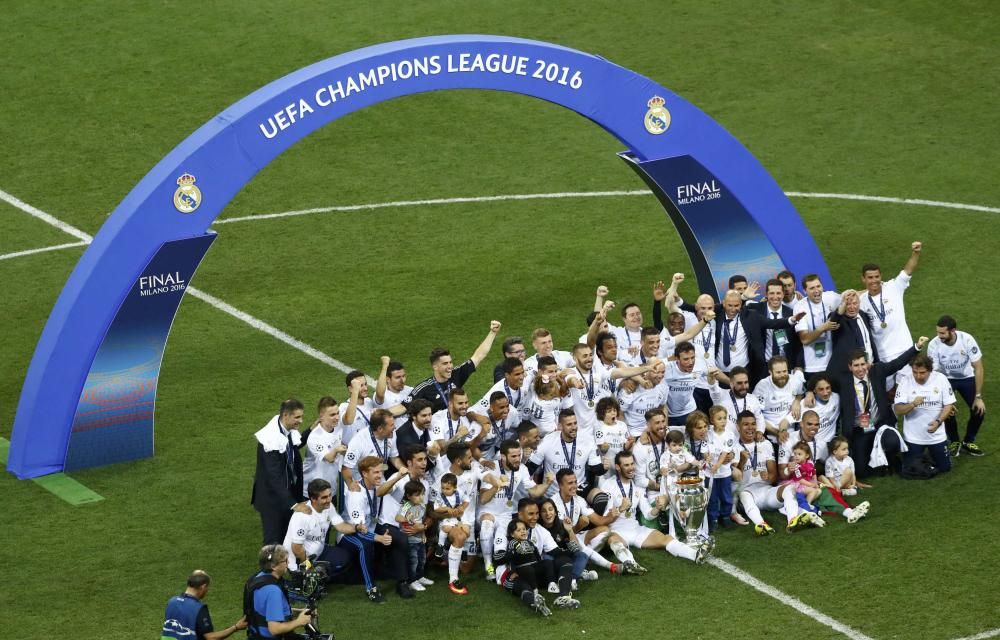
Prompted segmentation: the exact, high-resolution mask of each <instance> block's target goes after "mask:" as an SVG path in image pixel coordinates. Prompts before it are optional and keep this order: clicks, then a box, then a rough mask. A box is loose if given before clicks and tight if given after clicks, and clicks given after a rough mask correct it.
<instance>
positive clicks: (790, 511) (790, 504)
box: [781, 485, 799, 522]
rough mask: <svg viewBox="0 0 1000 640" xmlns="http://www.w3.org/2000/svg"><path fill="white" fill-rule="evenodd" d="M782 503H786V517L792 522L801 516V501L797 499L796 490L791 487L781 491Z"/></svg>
mask: <svg viewBox="0 0 1000 640" xmlns="http://www.w3.org/2000/svg"><path fill="white" fill-rule="evenodd" d="M781 501H782V502H784V503H785V517H786V518H788V521H789V522H791V521H792V520H794V519H795V516H797V515H799V501H798V500H797V499H796V498H795V489H793V488H792V486H791V485H788V486H786V487H785V488H784V489H782V490H781Z"/></svg>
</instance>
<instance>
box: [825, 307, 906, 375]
mask: <svg viewBox="0 0 1000 640" xmlns="http://www.w3.org/2000/svg"><path fill="white" fill-rule="evenodd" d="M830 322H833V323H834V324H836V325H837V328H836V329H834V330H833V331H831V334H832V336H833V353H832V354H831V355H830V363H829V365H828V368H827V371H829V372H830V373H832V374H834V375H838V374H844V373H847V372H848V371H849V366H848V365H849V363H848V357H850V355H851V354H853V353H854V352H855V351H859V350H860V351H864V352H865V356H866V357H867V358H868V362H881V361H882V357H881V353H880V352H879V350H878V345H877V344H876V342H875V332H874V331H873V329H872V323H871V319H870V318H869V317H868V315H867V314H864V313H861V298H860V296H859V295H858V292H857V291H855V290H854V289H848V290H847V291H844V292H843V293H842V294H841V298H840V305H839V306H838V307H837V308H836V309H834V310H833V313H831V314H830ZM904 353H905V351H904ZM897 355H899V354H897ZM884 382H885V381H883V383H884Z"/></svg>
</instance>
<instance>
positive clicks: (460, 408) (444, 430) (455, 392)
mask: <svg viewBox="0 0 1000 640" xmlns="http://www.w3.org/2000/svg"><path fill="white" fill-rule="evenodd" d="M468 410H469V396H468V394H466V393H465V390H464V389H462V388H461V387H453V388H452V390H451V393H450V394H449V398H448V406H447V408H445V409H442V410H441V411H438V412H437V413H435V414H434V415H433V416H431V440H432V441H433V442H434V444H436V445H437V447H438V449H439V450H440V451H446V450H447V449H448V447H449V446H451V445H453V444H455V443H458V442H468V443H472V444H473V446H477V447H478V440H477V438H479V436H480V433H481V431H482V429H481V427H480V425H479V422H477V421H475V420H472V421H470V420H469V416H468V415H467V414H468Z"/></svg>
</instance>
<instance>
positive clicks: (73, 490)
mask: <svg viewBox="0 0 1000 640" xmlns="http://www.w3.org/2000/svg"><path fill="white" fill-rule="evenodd" d="M9 452H10V440H7V439H6V438H0V464H3V465H6V464H7V455H8V453H9ZM31 480H32V482H34V483H35V484H37V485H38V486H40V487H42V488H43V489H45V490H47V491H49V492H50V493H53V494H55V495H56V496H58V497H60V498H62V499H63V500H65V501H66V502H68V503H70V504H71V505H73V506H74V507H78V506H80V505H81V504H90V503H91V502H100V501H101V500H104V498H103V497H102V496H100V495H98V494H97V493H95V492H93V491H91V490H90V489H88V488H87V487H85V486H83V485H82V484H80V483H79V482H77V481H76V480H74V479H73V478H70V477H69V476H68V475H66V474H65V473H52V474H49V475H47V476H39V477H37V478H32V479H31Z"/></svg>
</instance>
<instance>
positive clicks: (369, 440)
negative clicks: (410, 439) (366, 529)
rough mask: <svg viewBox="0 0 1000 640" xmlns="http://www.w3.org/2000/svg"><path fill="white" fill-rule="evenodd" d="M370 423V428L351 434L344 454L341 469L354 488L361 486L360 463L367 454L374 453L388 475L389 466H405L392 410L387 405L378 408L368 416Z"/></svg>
mask: <svg viewBox="0 0 1000 640" xmlns="http://www.w3.org/2000/svg"><path fill="white" fill-rule="evenodd" d="M369 424H370V426H369V427H368V428H367V429H365V430H364V431H358V432H357V433H355V434H354V437H353V438H351V442H350V443H349V444H348V445H347V454H346V455H345V456H344V466H343V468H341V470H340V473H341V475H342V476H343V478H344V482H346V483H347V486H348V487H349V488H350V490H351V491H357V490H358V482H359V481H360V480H361V474H360V472H359V470H358V463H359V462H361V460H363V459H365V458H367V457H368V456H375V457H376V458H378V459H379V460H380V461H381V463H380V465H379V468H380V469H381V471H382V473H383V474H384V475H388V472H389V470H390V469H392V470H393V471H395V470H396V469H402V468H403V463H402V462H400V460H399V450H398V449H397V448H396V436H395V431H396V423H395V421H394V420H393V419H392V414H391V413H389V412H388V411H386V410H385V409H376V410H375V411H374V412H372V414H371V416H370V418H369Z"/></svg>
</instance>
